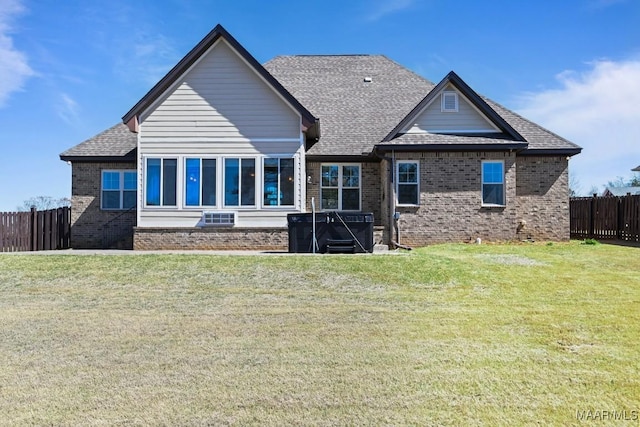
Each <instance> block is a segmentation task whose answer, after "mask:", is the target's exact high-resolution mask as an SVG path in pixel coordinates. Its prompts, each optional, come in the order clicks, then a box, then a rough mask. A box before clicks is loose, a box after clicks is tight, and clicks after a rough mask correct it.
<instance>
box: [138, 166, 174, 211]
mask: <svg viewBox="0 0 640 427" xmlns="http://www.w3.org/2000/svg"><path fill="white" fill-rule="evenodd" d="M145 164H146V174H147V175H146V180H145V205H146V206H177V189H178V188H177V182H178V159H176V158H161V157H149V158H147V159H146V161H145Z"/></svg>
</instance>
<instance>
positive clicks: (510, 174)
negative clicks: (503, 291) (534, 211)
mask: <svg viewBox="0 0 640 427" xmlns="http://www.w3.org/2000/svg"><path fill="white" fill-rule="evenodd" d="M396 159H397V160H418V161H419V162H420V205H419V206H417V207H404V206H398V207H396V211H397V212H399V213H400V219H399V220H398V230H399V234H400V238H399V240H400V242H399V243H401V244H405V245H409V246H424V245H427V244H431V243H441V242H471V241H475V240H476V239H477V238H481V239H482V240H487V241H505V240H512V239H513V238H514V237H515V233H516V197H515V195H516V171H515V169H516V167H515V160H516V157H515V154H510V153H507V152H498V153H494V152H486V153H485V152H470V153H467V152H463V153H459V152H444V153H431V152H427V153H402V154H400V155H396ZM482 160H503V161H504V165H505V172H506V174H505V175H506V176H505V195H506V206H504V207H483V206H481V201H482V191H481V188H482V182H481V179H482V178H481V162H482Z"/></svg>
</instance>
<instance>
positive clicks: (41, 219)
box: [0, 207, 71, 252]
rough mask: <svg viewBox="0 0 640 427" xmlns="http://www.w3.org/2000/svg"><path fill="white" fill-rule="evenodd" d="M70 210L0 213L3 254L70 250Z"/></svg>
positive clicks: (0, 245) (32, 210)
mask: <svg viewBox="0 0 640 427" xmlns="http://www.w3.org/2000/svg"><path fill="white" fill-rule="evenodd" d="M70 237H71V208H69V207H64V208H58V209H51V210H47V211H37V210H35V209H31V212H0V252H18V251H47V250H52V249H68V248H69V247H70Z"/></svg>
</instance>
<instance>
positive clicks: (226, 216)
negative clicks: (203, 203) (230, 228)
mask: <svg viewBox="0 0 640 427" xmlns="http://www.w3.org/2000/svg"><path fill="white" fill-rule="evenodd" d="M234 223H235V214H234V213H233V212H205V213H204V224H205V225H233V224H234Z"/></svg>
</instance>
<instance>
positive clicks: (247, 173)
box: [224, 157, 256, 207]
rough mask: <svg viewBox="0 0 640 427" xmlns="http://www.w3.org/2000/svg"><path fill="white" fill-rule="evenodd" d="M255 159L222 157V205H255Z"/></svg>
mask: <svg viewBox="0 0 640 427" xmlns="http://www.w3.org/2000/svg"><path fill="white" fill-rule="evenodd" d="M255 205H256V159H255V158H236V157H227V158H225V159H224V206H240V207H255Z"/></svg>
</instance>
